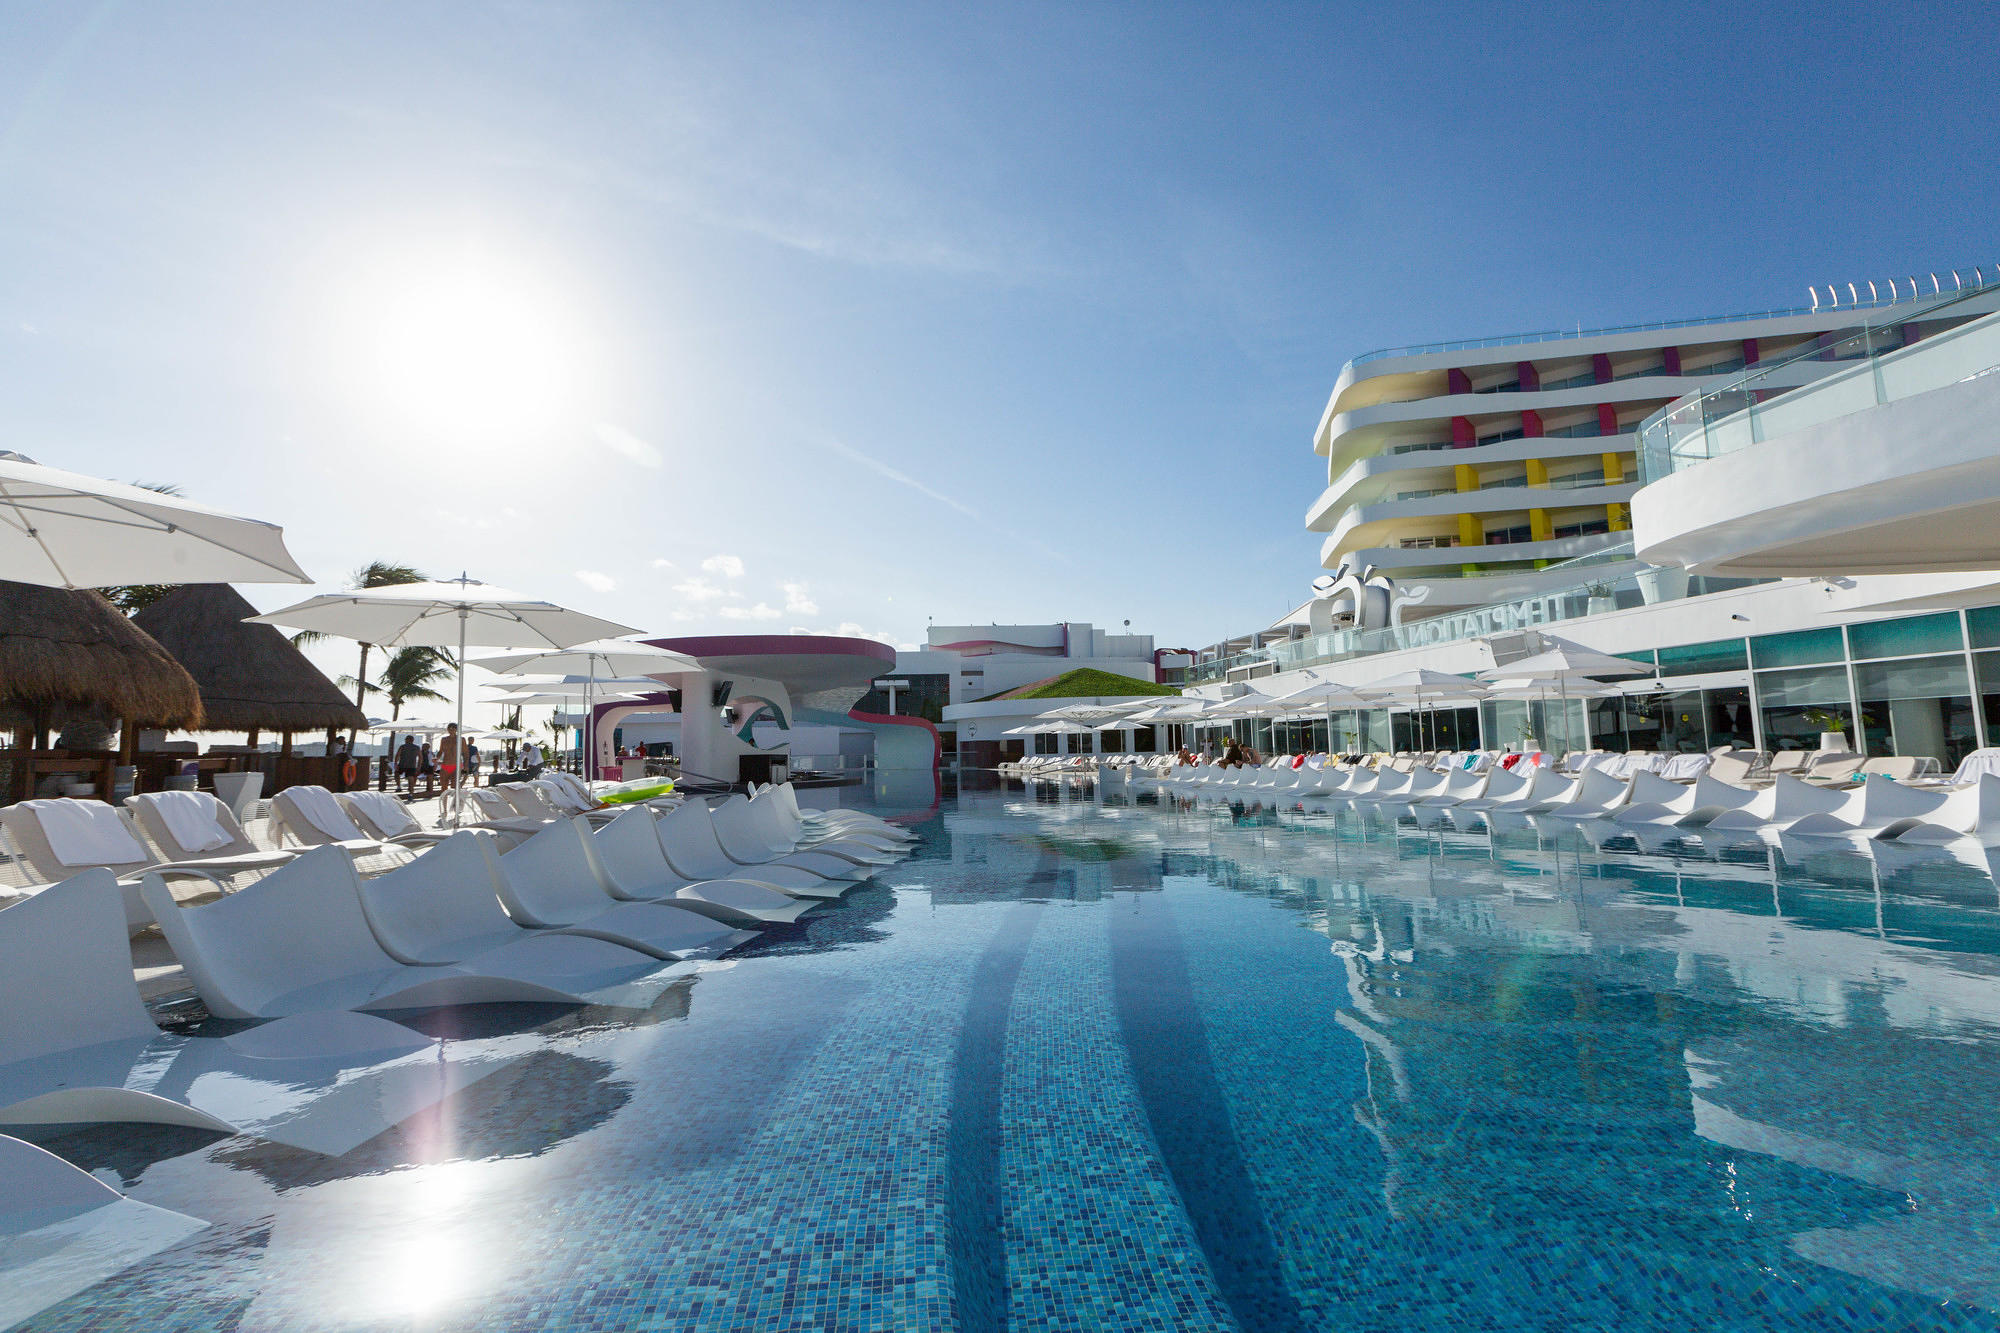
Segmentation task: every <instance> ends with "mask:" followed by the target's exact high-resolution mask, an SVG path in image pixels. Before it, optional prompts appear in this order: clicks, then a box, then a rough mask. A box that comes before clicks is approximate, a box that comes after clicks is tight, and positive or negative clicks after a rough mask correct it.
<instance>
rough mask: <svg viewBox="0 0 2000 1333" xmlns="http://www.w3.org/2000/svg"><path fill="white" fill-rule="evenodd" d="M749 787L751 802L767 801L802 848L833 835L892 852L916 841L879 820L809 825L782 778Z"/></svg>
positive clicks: (780, 824)
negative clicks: (760, 785)
mask: <svg viewBox="0 0 2000 1333" xmlns="http://www.w3.org/2000/svg"><path fill="white" fill-rule="evenodd" d="M751 788H752V793H751V800H752V801H753V802H754V801H761V800H768V801H770V802H771V804H772V806H773V810H774V814H775V818H776V821H777V824H778V827H779V828H780V829H782V830H783V832H784V834H785V836H787V837H788V838H790V839H791V840H792V842H793V844H794V845H796V846H798V847H801V848H807V849H810V847H811V846H812V844H814V843H816V842H818V841H820V840H822V839H827V838H832V839H835V840H843V839H851V840H855V841H859V842H861V843H862V844H864V845H866V846H869V847H872V848H875V849H877V850H880V851H889V852H894V851H901V850H903V849H904V848H907V847H908V846H909V845H910V844H911V843H913V842H915V841H916V838H915V835H913V834H910V833H906V832H904V831H903V830H902V829H899V828H894V827H892V826H890V825H887V824H883V823H880V822H879V821H877V822H876V823H875V824H872V825H870V824H860V823H843V824H840V825H837V826H833V827H828V826H825V825H822V826H820V827H817V828H809V827H807V825H806V822H805V820H804V819H803V818H801V817H800V815H799V801H798V796H797V794H796V793H794V792H793V790H792V784H791V783H789V782H784V783H780V784H778V785H777V786H766V787H763V788H758V787H757V786H756V784H755V783H752V784H751Z"/></svg>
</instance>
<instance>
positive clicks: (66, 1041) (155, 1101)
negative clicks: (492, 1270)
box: [0, 870, 501, 1156]
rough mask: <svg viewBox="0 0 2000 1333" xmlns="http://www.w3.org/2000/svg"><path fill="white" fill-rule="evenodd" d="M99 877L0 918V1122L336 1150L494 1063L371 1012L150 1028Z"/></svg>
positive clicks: (111, 886)
mask: <svg viewBox="0 0 2000 1333" xmlns="http://www.w3.org/2000/svg"><path fill="white" fill-rule="evenodd" d="M123 916H124V909H123V906H122V904H121V901H120V895H119V891H118V886H117V885H116V884H115V883H114V882H113V880H112V878H111V875H110V873H109V872H108V871H102V870H99V871H92V872H89V873H87V874H84V875H79V876H77V877H76V878H74V879H70V880H66V881H64V882H63V883H61V884H57V885H54V886H52V887H50V888H48V889H46V890H44V891H43V892H42V893H40V894H37V895H36V896H35V897H34V898H33V899H31V900H29V901H27V902H24V903H19V904H17V905H15V906H14V907H10V908H8V909H7V910H6V911H5V912H4V913H0V1011H4V1013H5V1015H6V1017H5V1018H4V1019H0V1124H11V1125H48V1124H94V1123H144V1124H165V1125H185V1126H190V1127H193V1128H197V1129H210V1130H215V1131H217V1132H220V1133H225V1134H252V1135H255V1136H257V1137H260V1138H266V1139H271V1140H273V1141H275V1142H279V1143H284V1144H288V1145H290V1146H292V1147H295V1148H303V1149H305V1150H307V1151H310V1152H320V1153H328V1154H331V1155H335V1156H338V1155H340V1154H342V1153H346V1152H348V1151H350V1150H352V1149H353V1148H354V1147H356V1146H358V1145H359V1144H362V1143H365V1142H366V1141H368V1140H369V1139H371V1138H374V1137H375V1136H376V1135H377V1134H380V1133H381V1132H382V1131H383V1130H385V1129H387V1128H388V1127H389V1126H390V1125H393V1124H395V1123H397V1122H398V1121H401V1120H403V1119H406V1118H407V1117H408V1116H410V1115H413V1114H415V1113H416V1112H418V1111H420V1110H423V1109H424V1108H426V1107H428V1106H430V1105H432V1104H434V1103H435V1102H437V1101H438V1100H439V1099H440V1098H442V1097H443V1096H445V1095H447V1094H448V1093H450V1092H453V1091H456V1090H457V1089H459V1088H463V1087H466V1086H469V1085H470V1084H471V1083H473V1082H476V1081H477V1080H478V1079H479V1078H482V1077H484V1076H485V1075H486V1074H488V1073H491V1072H493V1071H494V1070H495V1069H497V1068H499V1067H500V1063H501V1062H496V1061H494V1060H491V1059H485V1060H479V1059H475V1060H470V1061H467V1060H452V1061H448V1062H443V1063H441V1062H440V1059H439V1044H438V1043H437V1042H436V1041H434V1040H432V1039H431V1038H429V1037H426V1036H424V1035H423V1034H422V1033H418V1032H413V1031H411V1030H410V1029H409V1028H406V1027H402V1026H400V1025H398V1024H395V1023H391V1022H389V1021H388V1020H387V1019H382V1018H376V1017H373V1016H372V1015H368V1014H356V1013H348V1012H346V1011H341V1010H333V1011H325V1012H319V1013H309V1014H302V1015H299V1016H297V1017H292V1018H281V1019H278V1020H276V1021H275V1022H271V1023H266V1024H263V1025H262V1026H259V1027H255V1028H251V1029H248V1030H247V1031H243V1032H237V1033H233V1034H231V1035H229V1036H226V1037H182V1036H172V1035H169V1034H167V1033H164V1032H162V1031H160V1029H159V1028H158V1027H156V1026H154V1024H153V1020H152V1019H151V1018H150V1017H149V1016H148V1015H147V1013H146V1007H145V1005H144V1004H142V1003H141V1002H140V1000H139V991H138V988H137V986H136V985H135V984H134V983H133V980H132V959H131V953H130V950H129V947H128V946H127V944H126V941H125V931H124V929H123V924H122V923H123Z"/></svg>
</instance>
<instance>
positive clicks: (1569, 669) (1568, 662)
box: [1479, 639, 1653, 680]
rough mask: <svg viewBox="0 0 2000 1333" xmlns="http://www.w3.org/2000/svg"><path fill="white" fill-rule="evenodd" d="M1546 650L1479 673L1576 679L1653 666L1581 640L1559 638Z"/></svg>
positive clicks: (1639, 672)
mask: <svg viewBox="0 0 2000 1333" xmlns="http://www.w3.org/2000/svg"><path fill="white" fill-rule="evenodd" d="M1556 644H1557V646H1556V647H1554V648H1551V649H1549V650H1548V651H1546V652H1540V653H1536V654H1535V655H1534V656H1532V657H1524V658H1522V659H1521V660H1519V661H1518V662H1509V663H1508V664H1507V665H1506V666H1497V667H1490V668H1488V669H1487V670H1485V671H1482V672H1480V673H1479V678H1480V679H1481V680H1503V679H1509V678H1512V677H1516V676H1545V677H1548V678H1549V679H1552V680H1577V679H1581V678H1585V677H1592V676H1650V675H1652V674H1653V668H1652V667H1650V666H1648V665H1647V664H1645V663H1644V662H1634V661H1633V660H1632V659H1630V658H1628V657H1613V656H1612V655H1611V654H1609V653H1600V652H1598V651H1597V650H1596V649H1594V648H1585V647H1583V646H1582V645H1581V644H1575V643H1568V642H1565V641H1563V640H1560V639H1559V640H1557V641H1556Z"/></svg>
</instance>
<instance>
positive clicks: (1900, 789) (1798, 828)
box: [1785, 778, 1951, 838]
mask: <svg viewBox="0 0 2000 1333" xmlns="http://www.w3.org/2000/svg"><path fill="white" fill-rule="evenodd" d="M1950 800H1951V797H1950V796H1949V795H1947V794H1945V793H1943V792H1939V791H1935V790H1932V791H1924V790H1920V789H1918V788H1915V787H1906V786H1904V785H1903V784H1902V783H1900V782H1897V781H1895V780H1894V779H1893V778H1870V779H1868V780H1867V781H1866V782H1864V783H1862V784H1861V786H1860V787H1858V788H1856V789H1855V790H1853V791H1850V792H1848V793H1847V794H1846V796H1845V798H1844V799H1843V800H1842V802H1841V803H1840V804H1839V805H1837V806H1835V807H1834V808H1833V809H1831V810H1828V811H1826V812H1825V813H1824V814H1813V815H1806V816H1805V817H1804V818H1802V819H1799V820H1796V821H1795V822H1794V823H1793V824H1792V826H1791V827H1790V828H1788V829H1786V830H1785V832H1787V833H1790V834H1797V835H1798V836H1800V837H1806V838H1846V837H1855V836H1861V837H1869V838H1892V837H1895V836H1896V835H1897V834H1899V833H1902V832H1903V831H1905V830H1906V829H1914V828H1915V827H1916V826H1917V825H1919V824H1921V823H1924V822H1925V821H1926V819H1927V818H1928V817H1930V816H1932V815H1935V814H1937V813H1938V812H1939V811H1940V810H1942V809H1943V808H1944V806H1945V804H1946V803H1947V802H1948V801H1950Z"/></svg>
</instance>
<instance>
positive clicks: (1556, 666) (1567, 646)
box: [1479, 635, 1654, 746]
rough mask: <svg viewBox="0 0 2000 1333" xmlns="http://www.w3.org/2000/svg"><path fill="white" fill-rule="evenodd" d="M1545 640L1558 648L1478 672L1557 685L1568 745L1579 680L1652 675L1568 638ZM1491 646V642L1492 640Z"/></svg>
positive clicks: (1482, 675)
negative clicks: (1574, 686)
mask: <svg viewBox="0 0 2000 1333" xmlns="http://www.w3.org/2000/svg"><path fill="white" fill-rule="evenodd" d="M1543 638H1544V640H1545V641H1546V642H1548V643H1551V644H1553V645H1555V646H1554V647H1552V648H1548V649H1545V650H1544V651H1542V652H1539V653H1535V654H1534V655H1533V656H1530V657H1523V658H1521V659H1520V660H1519V661H1515V662H1509V663H1508V664H1507V665H1506V666H1496V667H1489V668H1488V669H1487V670H1485V671H1482V672H1480V673H1479V678H1480V679H1481V680H1503V679H1507V678H1510V677H1541V678H1543V679H1548V680H1553V681H1555V682H1556V687H1557V691H1558V693H1559V694H1560V695H1561V697H1562V706H1563V744H1564V745H1565V746H1567V745H1568V744H1569V696H1570V685H1571V684H1572V682H1577V681H1593V682H1594V681H1595V680H1597V679H1598V678H1601V677H1605V676H1611V677H1619V676H1650V675H1652V674H1653V670H1654V669H1653V668H1652V667H1651V666H1648V665H1647V664H1645V663H1643V662H1634V661H1633V660H1632V659H1631V658H1629V657H1613V656H1612V655H1611V654H1609V653H1600V652H1598V651H1597V650H1596V649H1595V648H1586V647H1584V646H1583V645H1582V644H1580V643H1571V642H1570V641H1569V640H1568V639H1559V638H1556V637H1555V636H1554V635H1544V636H1543ZM1489 646H1490V641H1489Z"/></svg>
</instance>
